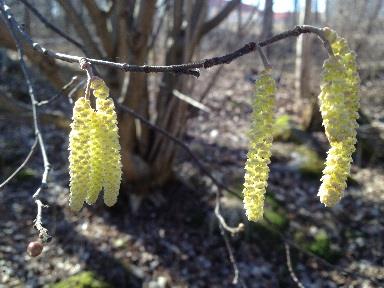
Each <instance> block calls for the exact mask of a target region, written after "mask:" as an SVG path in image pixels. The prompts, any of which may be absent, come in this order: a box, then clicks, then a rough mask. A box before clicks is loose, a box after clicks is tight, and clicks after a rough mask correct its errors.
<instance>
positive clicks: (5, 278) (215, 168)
mask: <svg viewBox="0 0 384 288" xmlns="http://www.w3.org/2000/svg"><path fill="white" fill-rule="evenodd" d="M227 67H230V66H227ZM227 67H226V68H224V70H223V72H222V74H221V76H220V77H219V79H218V82H217V84H215V86H214V87H213V89H212V90H211V92H210V93H209V94H208V96H207V97H206V98H205V99H204V100H203V103H204V104H205V105H207V106H208V107H209V108H210V110H211V112H210V113H206V112H203V111H198V112H197V113H195V114H196V117H194V118H193V119H191V120H190V122H189V124H188V130H187V131H188V132H187V135H186V136H185V138H184V140H185V142H186V143H187V144H188V145H189V146H190V147H191V149H192V150H193V151H194V153H196V155H198V156H199V157H200V159H201V160H203V162H204V163H205V164H206V165H207V167H209V170H210V171H211V172H212V173H213V175H214V176H215V177H217V178H218V179H220V180H221V181H222V182H224V183H225V184H226V185H228V186H229V187H231V188H232V189H234V190H235V191H237V192H238V193H239V195H241V186H242V183H243V173H244V170H243V167H244V163H245V159H246V149H247V148H246V147H247V140H246V131H247V129H248V127H249V123H248V121H249V118H250V113H251V108H250V99H251V96H252V94H253V84H252V82H251V81H249V80H250V78H252V77H251V76H252V75H251V74H249V72H248V71H247V70H246V69H245V68H244V69H236V70H235V71H234V70H230V68H227ZM208 75H209V73H208V72H204V75H202V77H208ZM277 76H278V78H279V80H280V81H279V87H280V88H281V89H280V88H279V92H278V95H277V99H278V109H277V113H278V115H279V116H281V117H280V118H279V119H281V123H280V124H281V126H280V128H281V129H280V130H281V131H282V133H280V135H279V137H280V138H279V137H278V140H277V141H276V142H275V144H274V148H273V151H274V154H273V159H272V164H271V174H270V178H269V186H268V187H269V188H268V193H267V202H266V211H265V218H266V219H267V221H263V222H261V223H260V224H251V223H248V222H247V220H246V219H245V217H244V211H243V207H242V202H241V200H239V199H238V198H236V197H234V196H231V195H227V194H226V193H224V197H222V199H221V203H222V213H223V215H224V217H225V218H226V219H227V221H228V222H229V223H230V224H231V225H236V224H238V223H239V222H243V223H244V224H245V226H246V228H245V231H243V232H241V233H239V234H236V235H234V236H231V235H228V238H229V241H230V245H231V247H232V249H233V252H234V257H235V259H236V262H237V266H238V269H239V272H240V279H241V281H243V282H244V283H245V284H246V286H247V287H296V284H295V283H294V282H293V281H292V279H291V275H290V274H289V272H288V268H287V261H286V254H285V248H284V239H285V240H289V241H292V242H294V243H296V244H297V245H298V246H299V247H300V250H298V249H296V248H294V247H291V249H290V250H291V258H292V262H293V263H292V264H293V269H294V271H295V273H296V275H297V277H298V279H300V281H301V282H302V283H303V284H304V285H305V287H380V286H381V287H383V286H384V239H383V237H384V217H383V216H384V205H383V203H384V193H383V192H384V185H383V184H384V173H383V166H379V165H378V164H377V163H370V165H369V166H367V165H362V167H357V166H353V169H352V175H351V179H350V181H349V182H350V183H349V184H350V185H349V187H348V189H347V191H346V193H345V197H344V198H343V199H342V201H341V203H340V204H338V205H337V206H336V207H334V208H333V209H328V208H324V207H323V205H321V204H320V203H319V200H318V197H317V196H316V194H317V190H318V187H319V184H320V177H321V168H322V163H323V161H324V151H325V150H326V147H327V144H326V141H325V139H324V136H323V135H322V133H321V132H316V133H312V134H308V135H305V137H304V139H309V140H308V141H302V140H298V141H292V140H291V139H292V137H291V136H290V135H289V133H290V129H291V127H292V125H293V124H292V123H296V124H297V123H298V122H299V119H300V109H301V107H299V106H297V105H296V106H295V102H294V101H293V98H294V97H293V95H292V91H293V88H292V84H291V82H292V81H290V79H291V77H292V76H291V74H289V73H287V74H281V75H277ZM15 77H16V76H15ZM14 81H16V82H15V83H16V84H15V83H14V82H12V83H13V84H10V81H9V79H7V80H4V79H2V80H1V83H0V94H3V95H4V94H5V93H11V94H12V93H16V92H15V91H13V90H12V89H16V88H14V87H16V86H17V83H21V82H22V81H23V80H22V78H20V79H18V78H16V80H14ZM17 81H19V82H17ZM20 81H21V82H20ZM197 83H198V82H197ZM376 84H377V83H376ZM376 84H375V83H373V84H372V83H371V85H373V86H376ZM377 85H378V84H377ZM198 92H199V91H196V94H195V93H194V95H198ZM20 93H21V92H20ZM23 93H24V96H22V97H24V98H25V99H27V98H26V97H27V96H26V95H25V92H23ZM0 97H2V96H0ZM371 100H372V99H371ZM371 100H369V101H371ZM62 101H63V102H65V101H66V100H62ZM367 101H368V100H367ZM372 101H373V100H372ZM377 101H379V102H376V104H375V105H372V102H370V103H371V105H370V106H369V107H368V104H367V107H368V108H369V109H372V111H373V110H375V109H376V110H375V111H376V114H377V113H380V111H384V109H379V108H378V107H379V106H380V105H382V106H381V107H384V103H381V102H380V101H383V99H381V100H377ZM363 104H364V103H363ZM57 105H58V104H57ZM60 105H63V106H65V109H66V111H69V110H70V106H69V104H60ZM368 108H367V109H368ZM372 111H369V112H372ZM375 111H373V112H375ZM373 112H372V113H373ZM372 113H370V115H372ZM284 115H289V117H288V118H287V117H286V116H284ZM380 117H382V115H381V116H380V115H379V116H377V117H376V118H377V120H378V121H382V119H384V118H380ZM380 119H381V120H380ZM281 131H280V132H281ZM285 133H288V134H285ZM43 134H44V138H45V141H46V145H47V152H48V156H49V158H50V162H51V163H52V172H51V176H50V178H49V188H48V189H47V191H45V192H44V195H43V197H44V200H45V201H46V202H47V203H48V204H49V208H46V209H44V210H43V217H44V224H45V226H46V227H47V228H48V229H49V232H50V234H51V235H52V236H53V240H52V241H51V242H50V243H49V244H47V245H45V248H44V251H43V253H42V255H41V256H39V257H37V258H31V257H29V256H28V255H27V254H26V246H27V244H28V243H29V242H30V241H33V240H35V239H36V237H37V236H36V231H35V230H34V229H33V219H34V218H35V216H36V207H35V205H34V203H33V201H32V199H31V195H32V194H33V193H34V191H35V189H36V187H37V186H38V185H39V181H40V177H41V174H42V162H41V159H40V158H41V157H40V155H39V152H35V153H34V155H33V157H32V159H31V161H30V162H29V164H28V165H27V166H26V167H25V168H24V169H23V170H22V171H21V172H20V173H19V175H18V176H17V177H16V178H15V179H14V180H12V181H11V182H10V183H9V184H8V185H7V186H6V187H4V189H2V190H0V233H1V236H0V287H41V286H49V285H52V284H54V283H56V282H59V281H62V280H63V279H66V278H67V277H69V276H71V275H74V274H77V273H80V272H82V271H91V272H94V273H95V275H96V277H99V278H101V279H102V280H104V281H106V282H108V283H109V284H110V285H112V286H113V287H151V288H155V287H158V288H161V287H234V286H235V285H233V284H232V279H233V267H232V265H231V263H230V261H229V258H228V253H227V250H226V246H225V242H224V240H223V237H222V236H221V234H220V230H219V229H218V225H217V221H216V218H215V216H214V214H213V210H214V205H215V192H216V190H215V189H217V188H216V187H215V186H214V185H213V183H212V182H211V181H210V180H209V178H208V177H206V176H205V175H203V174H201V173H200V171H199V170H198V169H197V168H196V167H195V166H194V164H193V162H192V161H191V160H190V159H189V158H188V157H187V155H185V154H184V153H183V152H182V151H180V155H179V157H178V161H177V164H176V166H175V171H177V173H176V176H177V177H176V179H177V180H175V181H174V182H173V183H171V184H169V185H168V186H167V187H165V188H163V189H161V190H159V191H155V192H154V194H153V196H152V197H150V198H148V199H145V200H144V201H143V202H142V203H141V206H140V208H139V209H138V211H137V212H136V213H133V212H132V210H131V206H132V205H129V203H130V201H131V202H132V201H133V199H132V197H131V198H130V199H128V197H126V196H124V195H123V196H121V197H120V199H119V203H118V204H117V206H115V207H113V208H105V206H104V205H103V204H102V203H101V201H98V203H97V204H96V205H95V206H92V207H89V206H87V207H85V208H83V209H82V211H81V212H80V213H73V212H71V211H70V210H69V209H68V204H67V199H68V170H67V167H68V163H67V157H68V155H67V150H66V147H67V146H66V145H67V144H66V143H67V134H66V133H65V132H64V131H61V130H58V129H56V128H55V127H54V126H53V125H44V126H43ZM33 135H34V134H33V129H32V127H31V123H28V122H25V121H20V120H17V118H16V117H12V118H8V117H7V116H4V115H2V114H0V151H1V154H0V167H1V169H0V177H1V178H0V179H5V178H6V177H7V176H8V175H9V174H10V173H11V172H12V170H13V169H15V168H16V167H17V165H19V163H20V162H21V161H22V160H23V159H24V157H25V155H26V154H27V153H28V151H29V149H30V147H31V145H32V143H33V139H34V137H33ZM300 135H301V134H300ZM301 136H302V135H301ZM299 138H300V139H302V137H299ZM308 143H309V144H313V143H317V144H318V148H319V149H318V150H316V149H312V148H313V147H311V145H307V144H308ZM123 192H124V191H123ZM123 192H122V193H121V194H124V193H123ZM128 193H129V192H128ZM303 251H304V252H303ZM310 253H313V254H315V256H313V255H310ZM316 255H317V257H320V259H319V258H317V257H316ZM322 259H323V260H322ZM324 261H326V262H324ZM327 263H329V264H327ZM345 271H347V273H345ZM369 279H376V280H375V281H376V282H373V281H371V280H369ZM238 285H239V287H241V285H240V284H238ZM62 287H65V286H62ZM68 287H70V286H68ZM72 287H74V286H72Z"/></svg>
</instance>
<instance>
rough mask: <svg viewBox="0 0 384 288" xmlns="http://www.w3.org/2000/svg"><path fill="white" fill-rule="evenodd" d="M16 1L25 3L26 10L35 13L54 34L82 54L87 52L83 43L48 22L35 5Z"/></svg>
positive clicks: (24, 0) (23, 1)
mask: <svg viewBox="0 0 384 288" xmlns="http://www.w3.org/2000/svg"><path fill="white" fill-rule="evenodd" d="M18 1H20V2H22V3H23V4H24V5H25V7H27V8H28V10H30V11H31V12H32V13H33V14H35V16H36V17H37V19H39V20H40V21H41V22H42V23H43V24H44V25H45V26H47V28H49V29H51V30H52V31H53V32H55V33H56V34H58V35H60V36H61V37H63V38H64V39H66V40H67V41H68V42H70V43H72V44H73V45H75V46H76V47H78V48H79V49H80V50H81V51H83V52H84V54H87V53H86V52H85V49H84V46H83V44H81V43H80V42H78V41H77V40H75V39H74V38H72V37H71V36H69V35H68V34H66V33H65V32H63V31H62V30H61V29H60V28H58V27H57V26H55V25H53V24H52V23H51V22H49V21H48V20H47V19H46V18H45V17H44V16H43V15H42V14H41V13H40V12H39V11H38V10H37V9H36V8H35V7H33V5H32V4H31V3H29V2H28V1H27V0H18Z"/></svg>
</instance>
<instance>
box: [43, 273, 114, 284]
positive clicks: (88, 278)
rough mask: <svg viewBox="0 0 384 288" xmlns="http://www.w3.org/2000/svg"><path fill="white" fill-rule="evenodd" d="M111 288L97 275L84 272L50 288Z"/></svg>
mask: <svg viewBox="0 0 384 288" xmlns="http://www.w3.org/2000/svg"><path fill="white" fill-rule="evenodd" d="M74 287H76V288H111V286H110V285H109V284H107V283H106V282H104V281H102V280H100V279H98V278H97V276H96V275H95V273H93V272H89V271H84V272H80V273H78V274H76V275H73V276H70V277H68V278H67V279H64V280H62V281H60V282H58V283H55V284H53V285H51V286H50V288H74Z"/></svg>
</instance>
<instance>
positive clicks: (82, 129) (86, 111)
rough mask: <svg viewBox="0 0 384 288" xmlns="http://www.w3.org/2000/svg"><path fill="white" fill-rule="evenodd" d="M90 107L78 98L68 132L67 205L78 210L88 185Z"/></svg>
mask: <svg viewBox="0 0 384 288" xmlns="http://www.w3.org/2000/svg"><path fill="white" fill-rule="evenodd" d="M92 113H93V111H92V108H91V107H90V105H89V101H88V100H86V99H85V98H79V99H78V100H77V101H76V103H75V105H74V108H73V117H72V119H73V122H72V123H71V132H70V134H69V174H70V200H69V206H70V207H71V209H72V210H74V211H79V210H80V209H81V208H82V207H83V204H84V200H85V198H86V197H87V193H88V185H89V171H90V163H89V141H88V139H89V137H90V129H89V128H90V122H91V117H92Z"/></svg>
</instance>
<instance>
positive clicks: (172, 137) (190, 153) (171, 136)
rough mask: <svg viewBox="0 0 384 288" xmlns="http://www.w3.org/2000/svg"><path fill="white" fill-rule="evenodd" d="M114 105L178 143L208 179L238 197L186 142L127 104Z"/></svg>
mask: <svg viewBox="0 0 384 288" xmlns="http://www.w3.org/2000/svg"><path fill="white" fill-rule="evenodd" d="M115 104H116V106H117V107H118V108H119V109H120V110H122V111H123V112H126V113H128V114H130V115H132V116H133V117H135V118H137V119H139V120H140V121H141V122H143V123H144V124H145V125H147V126H148V127H150V128H152V129H154V130H155V131H157V132H159V133H160V134H162V135H164V136H165V137H167V138H168V139H169V140H171V141H173V142H175V143H176V144H177V145H179V146H180V147H181V148H182V149H183V150H184V151H185V152H187V154H188V155H189V156H190V157H191V159H192V160H193V162H194V163H195V164H196V165H197V166H198V167H199V169H200V170H201V171H202V172H203V173H204V174H205V175H207V176H208V178H209V179H211V180H212V182H213V183H214V184H215V185H216V186H217V187H219V188H221V189H224V190H226V191H227V192H228V193H230V194H232V195H234V196H236V197H238V195H237V193H236V192H235V191H234V190H232V189H230V188H228V187H226V185H224V184H223V183H222V182H220V181H219V180H218V179H216V178H215V177H214V176H213V175H212V174H211V172H209V170H208V169H207V168H206V167H205V165H204V164H203V163H202V162H201V161H200V159H199V158H198V157H197V156H196V155H195V154H194V153H193V152H192V150H191V149H190V148H189V147H188V145H187V144H185V143H184V142H183V141H181V140H180V139H178V138H176V137H175V136H173V135H171V134H170V133H169V132H168V131H166V130H164V129H163V128H161V127H159V126H156V125H154V124H152V123H151V122H150V121H148V120H147V119H145V118H144V117H143V116H141V115H140V114H138V113H137V112H135V111H134V110H132V109H131V108H129V107H127V106H124V105H122V104H120V103H117V102H115Z"/></svg>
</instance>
